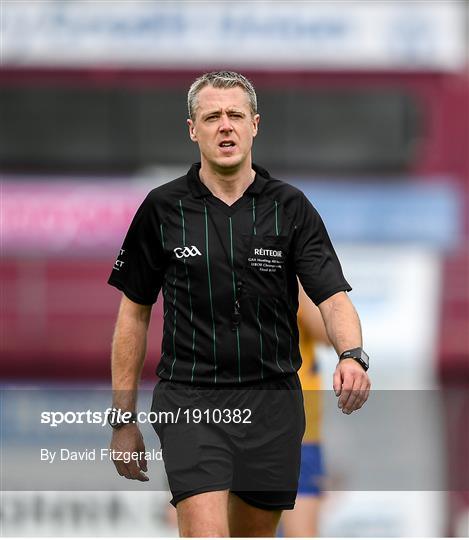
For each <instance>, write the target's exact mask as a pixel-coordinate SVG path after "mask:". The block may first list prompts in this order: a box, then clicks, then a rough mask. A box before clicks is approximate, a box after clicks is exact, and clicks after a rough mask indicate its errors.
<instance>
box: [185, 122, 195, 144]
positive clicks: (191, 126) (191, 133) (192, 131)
mask: <svg viewBox="0 0 469 540" xmlns="http://www.w3.org/2000/svg"><path fill="white" fill-rule="evenodd" d="M187 125H188V127H189V137H190V138H191V141H193V142H197V135H196V133H195V125H194V122H193V121H192V120H191V119H190V118H188V119H187Z"/></svg>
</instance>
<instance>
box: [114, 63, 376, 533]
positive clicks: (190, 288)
mask: <svg viewBox="0 0 469 540" xmlns="http://www.w3.org/2000/svg"><path fill="white" fill-rule="evenodd" d="M188 108H189V119H188V120H187V123H188V128H189V136H190V138H191V140H192V141H194V142H196V143H197V144H198V145H199V150H200V163H195V164H193V165H192V167H191V168H190V169H189V171H188V172H187V174H185V175H184V176H182V177H180V178H177V179H176V180H173V181H171V182H168V183H167V184H164V185H162V186H160V187H158V188H156V189H153V190H152V191H151V192H150V193H149V194H148V196H147V197H146V199H145V200H144V201H143V203H142V205H141V206H140V208H139V209H138V211H137V213H136V215H135V217H134V219H133V221H132V224H131V226H130V228H129V231H128V233H127V235H126V237H125V240H124V243H123V245H122V248H121V250H120V252H119V255H118V257H117V260H116V262H115V264H114V268H113V270H112V273H111V276H110V278H109V283H110V284H111V285H113V286H115V287H117V288H118V289H119V290H121V291H122V292H123V293H124V294H123V296H122V300H121V304H120V308H119V313H118V317H117V323H116V328H115V333H114V338H113V346H112V383H113V390H114V391H113V400H114V401H113V406H114V407H115V408H116V409H119V410H121V411H126V412H128V413H131V414H129V415H128V416H129V417H130V419H131V420H132V418H133V416H132V415H133V414H134V413H135V412H136V402H137V388H138V381H139V377H140V372H141V368H142V365H143V361H144V357H145V350H146V336H147V329H148V324H149V320H150V315H151V308H152V305H153V304H154V303H155V302H156V300H157V297H158V294H159V291H160V290H162V291H163V298H164V328H163V342H162V354H161V360H160V362H159V365H158V368H157V374H158V376H159V377H160V380H159V382H158V383H157V385H156V387H155V391H154V395H153V404H152V411H153V412H155V413H156V414H159V418H163V415H162V414H161V413H164V414H165V415H166V414H168V415H167V416H165V418H166V419H168V418H172V421H164V422H162V421H160V422H156V423H155V424H154V427H155V430H156V433H157V434H158V437H159V439H160V442H161V446H162V449H163V458H164V462H165V468H166V473H167V475H168V481H169V486H170V489H171V492H172V496H173V499H172V501H171V502H172V504H173V505H174V506H176V509H177V514H178V525H179V532H180V534H181V536H191V537H204V536H205V537H206V536H221V537H228V536H251V537H256V536H271V537H272V536H275V532H276V528H277V524H278V521H279V519H280V515H281V512H282V510H288V509H292V508H293V507H294V504H295V498H296V492H297V485H298V474H299V465H300V445H301V440H302V437H303V433H304V429H305V418H304V408H303V398H302V393H301V386H300V383H299V380H298V376H297V371H298V369H299V368H300V365H301V356H300V352H299V346H298V328H297V323H296V315H297V310H298V283H297V276H298V278H299V279H300V281H301V284H302V285H303V288H304V290H305V291H306V293H307V295H308V296H309V297H310V298H311V300H312V301H313V302H314V303H315V304H316V305H318V306H319V309H320V311H321V315H322V317H323V319H324V322H325V326H326V329H327V333H328V336H329V339H330V341H331V343H332V344H333V345H334V348H335V350H336V351H337V353H338V355H339V361H338V363H337V367H336V370H335V373H334V376H333V388H334V391H335V393H336V395H337V396H338V397H339V400H338V406H339V408H340V409H341V410H342V412H344V413H346V414H350V413H351V412H353V411H354V410H357V409H359V408H360V407H361V406H362V405H363V404H364V402H365V401H366V399H367V397H368V393H369V389H370V381H369V378H368V376H367V374H366V370H367V368H368V357H367V355H366V353H365V352H364V351H363V349H362V348H361V347H362V338H361V329H360V322H359V319H358V316H357V313H356V311H355V309H354V307H353V305H352V303H351V302H350V300H349V298H348V296H347V294H346V292H347V291H350V290H351V287H350V285H349V284H348V283H347V281H346V280H345V278H344V276H343V274H342V270H341V267H340V263H339V261H338V259H337V256H336V254H335V251H334V249H333V247H332V244H331V241H330V239H329V237H328V234H327V232H326V229H325V227H324V224H323V222H322V220H321V218H320V216H319V215H318V213H317V212H316V210H315V209H314V208H313V206H312V205H311V204H310V203H309V201H308V200H307V199H306V197H305V196H304V195H303V193H302V192H301V191H299V190H298V189H296V188H294V187H292V186H290V185H288V184H286V183H284V182H282V181H280V180H277V179H275V178H272V177H271V176H270V174H269V173H268V172H267V171H266V170H265V169H263V168H262V167H260V166H258V165H255V164H254V163H252V156H251V151H252V144H253V139H254V137H255V136H256V135H257V131H258V126H259V120H260V116H259V114H258V112H257V99H256V93H255V90H254V88H253V86H252V84H251V83H250V82H249V81H248V80H247V79H246V78H245V77H244V76H242V75H240V74H238V73H234V72H229V71H221V72H213V73H207V74H205V75H202V76H201V77H199V78H198V79H197V80H196V81H195V82H194V83H193V84H192V86H191V88H190V90H189V94H188ZM178 411H179V412H180V411H182V414H181V415H177V414H176V413H177V412H178ZM196 411H198V413H199V416H196V415H195V414H193V413H195V412H196ZM200 411H205V412H206V413H207V414H206V415H205V416H204V418H203V420H202V421H201V420H200ZM169 413H175V414H173V415H172V416H169ZM215 413H217V415H216V414H215ZM174 418H177V420H176V421H174ZM221 418H222V420H220V419H221ZM127 422H129V420H128V419H127ZM111 425H112V426H113V428H114V429H113V437H112V441H111V448H112V449H115V450H118V451H122V450H126V451H143V450H144V448H145V447H144V442H143V438H142V435H141V433H140V430H139V428H138V426H137V424H136V423H132V422H129V423H124V422H123V421H119V420H117V421H116V420H115V419H114V421H112V422H111ZM115 465H116V468H117V471H118V473H119V474H120V475H121V476H125V477H126V478H129V479H135V480H141V481H146V480H148V477H147V476H146V475H145V472H146V470H147V465H146V462H145V460H143V459H142V460H140V461H138V462H133V463H125V462H123V461H115Z"/></svg>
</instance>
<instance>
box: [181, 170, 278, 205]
mask: <svg viewBox="0 0 469 540" xmlns="http://www.w3.org/2000/svg"><path fill="white" fill-rule="evenodd" d="M200 167H201V163H200V161H199V162H197V163H193V164H192V166H191V168H190V169H189V170H188V171H187V181H188V184H189V187H190V190H191V192H192V195H193V196H194V197H196V198H198V199H199V198H202V197H207V196H209V195H212V192H211V191H210V190H209V189H208V187H207V186H206V185H205V184H204V183H203V182H202V181H201V180H200V177H199V170H200ZM252 168H253V169H254V170H255V171H256V176H255V177H254V182H252V183H251V184H249V186H248V187H247V189H246V191H245V192H244V193H243V195H259V194H260V193H261V192H262V190H263V189H264V187H265V185H266V184H267V182H268V181H269V179H270V174H269V173H268V171H266V170H265V169H264V168H263V167H260V166H259V165H256V164H255V163H253V164H252Z"/></svg>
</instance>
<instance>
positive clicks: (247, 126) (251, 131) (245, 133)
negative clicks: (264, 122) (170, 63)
mask: <svg viewBox="0 0 469 540" xmlns="http://www.w3.org/2000/svg"><path fill="white" fill-rule="evenodd" d="M259 118H260V117H259V115H258V114H256V115H252V113H251V108H250V106H249V98H248V95H247V94H246V92H245V91H244V90H243V89H242V88H241V87H238V86H236V87H234V88H213V86H205V87H204V88H202V90H201V91H200V92H199V94H198V96H197V107H196V110H195V119H194V120H190V119H189V120H188V121H187V123H188V126H189V136H190V138H191V139H192V140H193V141H194V142H196V143H197V144H198V145H199V149H200V154H201V157H202V164H203V163H204V161H206V162H208V163H209V164H210V166H211V167H214V168H216V169H236V168H238V167H239V166H240V165H241V164H242V163H244V162H245V160H246V159H247V158H250V157H251V148H252V142H253V139H254V137H255V136H256V134H257V127H258V124H259Z"/></svg>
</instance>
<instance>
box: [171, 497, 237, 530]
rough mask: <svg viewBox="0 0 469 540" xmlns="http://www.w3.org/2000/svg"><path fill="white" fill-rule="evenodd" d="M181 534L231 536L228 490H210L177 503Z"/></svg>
mask: <svg viewBox="0 0 469 540" xmlns="http://www.w3.org/2000/svg"><path fill="white" fill-rule="evenodd" d="M176 511H177V516H178V527H179V534H180V536H183V537H192V538H193V537H224V538H226V537H229V536H230V531H229V527H228V491H227V490H224V491H210V492H207V493H200V494H198V495H193V496H192V497H187V498H186V499H184V500H182V501H180V502H179V503H177V506H176Z"/></svg>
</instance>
